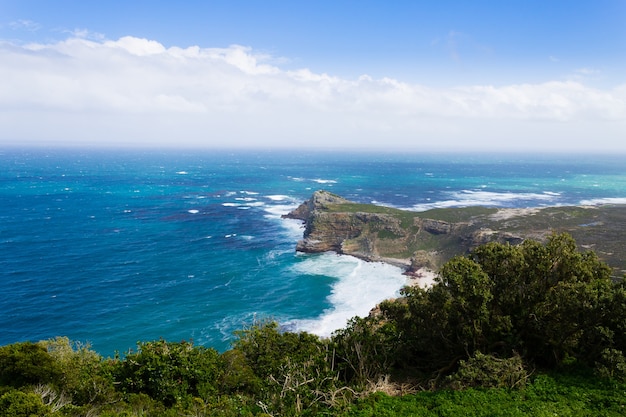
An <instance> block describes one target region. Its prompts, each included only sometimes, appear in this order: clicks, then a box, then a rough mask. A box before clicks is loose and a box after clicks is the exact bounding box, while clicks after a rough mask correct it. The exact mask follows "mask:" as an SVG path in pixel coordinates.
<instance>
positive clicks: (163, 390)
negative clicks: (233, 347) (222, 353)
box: [113, 340, 222, 406]
mask: <svg viewBox="0 0 626 417" xmlns="http://www.w3.org/2000/svg"><path fill="white" fill-rule="evenodd" d="M221 369H222V368H221V364H220V361H219V354H218V353H217V351H216V350H214V349H208V348H204V347H195V346H193V344H192V343H189V342H180V343H174V342H166V341H165V340H158V341H154V342H143V343H139V344H138V346H137V352H131V353H129V354H127V355H126V357H125V359H124V360H122V361H119V362H118V363H117V364H116V366H115V369H114V371H113V374H114V377H115V380H116V381H117V383H118V384H119V385H120V388H121V389H122V390H123V391H124V392H127V393H144V394H147V395H149V396H150V397H151V398H153V399H156V400H158V401H161V402H162V403H163V404H165V405H166V406H172V405H174V404H175V403H177V402H180V401H182V400H183V398H185V397H187V396H194V397H202V398H209V397H211V396H213V395H215V394H216V393H217V381H218V380H219V377H220V373H221Z"/></svg>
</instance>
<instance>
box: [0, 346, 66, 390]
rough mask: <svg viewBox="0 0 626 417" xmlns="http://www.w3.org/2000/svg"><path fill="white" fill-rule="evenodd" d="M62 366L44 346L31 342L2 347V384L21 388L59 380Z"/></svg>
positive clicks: (0, 357)
mask: <svg viewBox="0 0 626 417" xmlns="http://www.w3.org/2000/svg"><path fill="white" fill-rule="evenodd" d="M60 374H61V367H60V366H59V364H58V363H57V362H56V361H54V359H53V358H52V357H51V356H50V355H49V354H48V352H47V351H46V349H45V348H44V347H43V346H40V345H38V344H35V343H31V342H21V343H14V344H12V345H7V346H2V347H0V385H4V386H10V387H15V388H20V387H23V386H25V385H32V384H39V383H43V384H46V383H49V382H52V381H56V380H58V378H59V376H60Z"/></svg>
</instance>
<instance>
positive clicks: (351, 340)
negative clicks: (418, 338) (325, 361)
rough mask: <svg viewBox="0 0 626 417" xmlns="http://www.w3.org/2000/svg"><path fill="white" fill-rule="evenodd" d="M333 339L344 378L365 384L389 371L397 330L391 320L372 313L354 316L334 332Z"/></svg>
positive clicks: (394, 352)
mask: <svg viewBox="0 0 626 417" xmlns="http://www.w3.org/2000/svg"><path fill="white" fill-rule="evenodd" d="M333 343H334V347H335V352H336V357H337V368H338V369H339V370H340V371H341V373H342V376H343V379H344V380H345V381H349V382H351V383H352V384H354V385H357V386H365V384H366V383H367V382H369V381H375V380H376V379H377V378H378V377H379V376H380V375H384V374H386V373H388V372H390V370H391V365H392V364H393V362H394V360H395V355H396V353H397V352H396V351H397V346H398V334H397V332H396V330H395V328H394V327H393V324H391V323H384V322H380V321H378V320H377V319H375V318H373V317H366V318H360V317H355V318H353V319H352V320H350V322H349V323H348V325H347V326H346V328H345V329H340V330H338V331H336V332H335V333H334V335H333Z"/></svg>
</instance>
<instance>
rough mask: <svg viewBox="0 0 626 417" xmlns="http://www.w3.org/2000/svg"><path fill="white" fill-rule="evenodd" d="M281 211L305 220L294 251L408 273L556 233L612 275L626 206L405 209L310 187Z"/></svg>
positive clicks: (618, 265) (619, 266)
mask: <svg viewBox="0 0 626 417" xmlns="http://www.w3.org/2000/svg"><path fill="white" fill-rule="evenodd" d="M283 217H285V218H290V219H299V220H302V221H303V222H304V223H305V231H304V235H303V238H302V239H301V240H300V241H299V242H298V243H297V245H296V250H297V251H299V252H306V253H318V252H328V251H333V252H337V253H339V254H346V255H352V256H356V257H358V258H360V259H364V260H367V261H377V262H386V263H390V264H394V265H397V266H400V267H402V268H404V269H405V271H406V274H407V275H415V274H417V273H418V271H421V270H423V269H424V268H426V269H428V270H433V271H436V270H438V269H439V267H440V266H441V265H443V263H445V262H447V261H448V260H449V259H451V258H452V257H454V256H457V255H463V254H467V253H469V252H471V251H472V250H474V249H475V248H476V247H478V246H480V245H483V244H486V243H489V242H498V243H503V244H510V245H518V244H520V243H522V242H523V241H524V240H525V239H534V240H538V241H545V240H546V239H547V237H548V236H550V235H551V234H552V233H561V232H567V233H569V234H571V235H572V236H573V237H574V239H575V240H576V241H577V242H578V244H579V246H580V247H581V249H583V250H584V248H588V247H593V248H594V251H595V252H596V253H597V254H598V256H600V258H601V259H603V260H605V261H606V262H607V263H608V264H609V265H610V266H612V267H613V268H614V270H615V272H616V276H621V275H623V274H624V272H626V248H625V247H624V245H623V244H622V242H623V237H624V233H625V231H626V209H625V208H624V206H605V207H592V208H590V207H545V208H540V209H539V208H537V209H514V210H513V209H507V210H502V209H494V208H486V207H465V208H450V209H434V210H430V211H428V212H411V211H406V210H399V209H394V208H390V207H381V206H376V205H372V204H361V203H356V202H353V201H350V200H347V199H345V198H343V197H340V196H338V195H335V194H332V193H330V192H327V191H316V192H314V193H313V195H312V196H311V198H310V199H309V200H307V201H305V202H304V203H302V204H301V205H300V206H299V207H298V208H296V209H295V210H293V211H292V212H290V213H288V214H286V215H284V216H283ZM607 225H610V226H607Z"/></svg>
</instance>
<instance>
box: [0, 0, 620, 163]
mask: <svg viewBox="0 0 626 417" xmlns="http://www.w3.org/2000/svg"><path fill="white" fill-rule="evenodd" d="M0 54H1V56H0V60H1V61H0V62H3V64H2V65H1V66H0V77H1V79H2V82H3V83H4V88H2V87H0V93H1V94H0V110H2V113H3V115H0V122H2V123H3V125H4V126H6V128H4V129H3V132H0V144H15V143H44V144H57V143H65V144H102V143H109V144H110V143H114V144H120V145H121V144H135V145H145V146H170V145H171V146H176V145H181V146H200V147H212V146H220V147H223V146H228V145H231V146H242V147H249V146H259V147H264V146H269V147H274V146H287V145H291V146H294V145H297V146H304V145H305V144H306V145H308V146H312V145H318V146H320V147H339V146H340V145H341V146H343V147H351V146H360V147H377V146H379V145H380V144H381V142H384V144H385V146H392V147H397V148H412V149H421V148H437V149H440V150H458V149H465V148H467V149H495V150H558V149H562V148H563V147H564V146H566V145H567V146H569V147H570V148H571V149H572V150H582V151H585V150H589V149H594V150H607V151H613V150H618V151H624V152H626V144H625V142H626V141H624V140H623V139H622V138H623V137H626V123H625V119H626V76H625V75H624V74H626V1H624V0H612V1H611V0H595V1H591V0H590V1H572V0H569V1H559V0H552V1H545V0H544V1H534V0H528V1H436V2H435V1H395V2H389V1H367V0H362V1H307V2H304V1H272V0H266V1H237V0H233V1H180V2H170V1H168V2H164V1H107V2H87V1H80V2H79V1H61V0H57V1H29V0H20V1H0ZM174 62H175V63H174ZM3 95H4V98H3V97H2V96H3ZM28 121H31V122H32V121H37V123H34V124H33V123H28ZM470 144H471V145H470Z"/></svg>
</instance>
